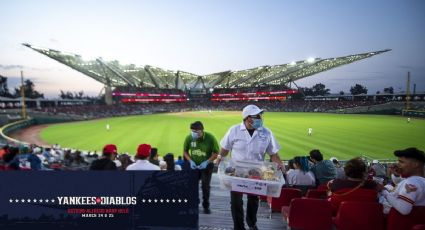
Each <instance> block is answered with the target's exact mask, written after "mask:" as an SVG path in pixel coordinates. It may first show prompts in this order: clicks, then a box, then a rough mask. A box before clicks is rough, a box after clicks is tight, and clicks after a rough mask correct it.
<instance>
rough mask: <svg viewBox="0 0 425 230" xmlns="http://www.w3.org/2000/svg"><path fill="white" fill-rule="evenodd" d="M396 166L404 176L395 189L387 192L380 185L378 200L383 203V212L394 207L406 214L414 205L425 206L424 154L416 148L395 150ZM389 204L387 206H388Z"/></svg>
mask: <svg viewBox="0 0 425 230" xmlns="http://www.w3.org/2000/svg"><path fill="white" fill-rule="evenodd" d="M394 155H395V156H397V157H398V167H399V169H400V172H401V176H402V177H403V178H406V179H404V180H402V181H401V182H399V184H398V185H397V187H396V189H395V191H393V192H389V191H387V190H386V189H385V187H384V186H382V185H381V186H380V190H382V191H381V195H382V197H383V198H384V199H381V198H382V197H381V198H380V202H381V203H382V204H383V205H384V213H387V212H389V210H390V208H391V207H392V208H395V209H396V210H397V211H398V212H399V213H401V214H402V215H408V214H409V213H410V212H411V211H412V208H413V207H414V206H425V178H424V165H425V154H424V152H423V151H420V150H418V149H416V148H407V149H405V150H397V151H395V152H394ZM388 206H389V208H388Z"/></svg>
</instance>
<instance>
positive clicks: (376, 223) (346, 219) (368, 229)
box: [333, 201, 384, 230]
mask: <svg viewBox="0 0 425 230" xmlns="http://www.w3.org/2000/svg"><path fill="white" fill-rule="evenodd" d="M333 222H334V224H335V225H336V228H337V229H338V230H357V229H361V230H383V229H384V213H383V210H382V204H380V203H375V202H358V201H344V202H342V203H341V206H340V207H339V210H338V214H337V215H336V217H335V218H334V220H333Z"/></svg>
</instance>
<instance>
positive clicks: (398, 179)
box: [391, 174, 403, 184]
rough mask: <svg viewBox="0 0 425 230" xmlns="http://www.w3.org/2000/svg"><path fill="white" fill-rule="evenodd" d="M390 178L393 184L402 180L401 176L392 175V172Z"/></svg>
mask: <svg viewBox="0 0 425 230" xmlns="http://www.w3.org/2000/svg"><path fill="white" fill-rule="evenodd" d="M391 180H392V181H393V183H394V184H398V183H400V181H401V180H403V178H401V176H398V177H397V176H394V174H391Z"/></svg>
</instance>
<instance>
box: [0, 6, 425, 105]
mask: <svg viewBox="0 0 425 230" xmlns="http://www.w3.org/2000/svg"><path fill="white" fill-rule="evenodd" d="M0 9H1V14H0V75H3V76H5V77H8V79H9V90H10V91H13V88H14V87H15V86H16V84H17V82H19V78H20V70H23V71H24V75H25V78H28V79H31V80H32V81H33V82H34V83H35V85H36V90H38V91H39V92H41V93H44V94H45V96H46V97H48V98H56V97H58V95H59V91H60V90H64V91H81V90H83V91H84V93H85V94H89V95H98V94H99V92H100V90H101V88H102V84H100V83H98V82H96V81H95V80H93V79H91V78H89V77H87V76H84V75H83V74H81V73H79V72H77V71H75V70H72V69H71V68H69V67H67V66H65V65H63V64H60V63H58V62H56V61H54V60H53V59H50V58H48V57H46V56H44V55H41V54H39V53H37V52H35V51H33V50H31V49H29V48H27V47H24V46H22V45H21V43H29V44H32V45H36V46H41V47H46V48H52V49H56V50H60V51H66V52H70V53H75V54H79V55H81V56H82V57H83V58H85V59H94V58H97V57H102V58H103V59H104V60H118V61H119V62H120V63H121V64H130V63H132V64H136V65H137V66H144V65H151V66H156V67H160V68H164V69H168V70H183V71H187V72H191V73H194V74H198V75H204V74H210V73H215V72H222V71H226V70H243V69H248V68H253V67H258V66H263V65H277V64H284V63H289V62H292V61H298V60H305V59H307V58H309V57H319V58H330V57H340V56H346V55H350V54H356V53H364V52H369V51H377V50H383V49H392V51H390V52H387V53H384V54H381V55H377V56H374V57H372V58H369V59H365V60H362V61H359V62H355V63H352V64H349V65H346V66H343V67H338V68H335V69H332V70H330V71H326V72H323V73H320V74H317V75H314V76H311V77H308V78H306V79H303V80H300V81H298V82H296V83H297V84H298V85H299V86H306V87H311V86H313V85H314V84H317V83H323V84H325V85H326V87H327V88H329V89H331V92H332V93H338V92H339V91H341V90H342V91H345V92H349V89H350V87H351V86H353V85H354V84H356V83H359V84H362V85H364V86H366V87H367V88H368V90H369V91H368V92H369V93H375V92H376V91H378V90H379V91H382V90H383V88H385V87H389V86H392V87H394V89H395V91H405V90H406V75H407V71H410V74H411V85H412V89H413V84H414V83H415V84H416V90H417V91H421V92H424V91H425V1H422V0H404V1H403V0H382V1H374V0H355V1H354V0H353V1H340V0H322V1H313V0H311V1H306V0H293V1H283V0H282V1H252V0H247V1H246V0H245V1H242V0H233V1H228V0H222V1H221V0H220V1H199V0H198V1H196V0H193V1H172V0H170V1H165V0H159V1H158V0H155V1H126V0H122V1H108V0H106V1H105V0H103V1H90V0H89V1H87V0H84V1H80V0H73V1H53V0H52V1H48V0H37V1H34V0H27V1H26V0H1V1H0Z"/></svg>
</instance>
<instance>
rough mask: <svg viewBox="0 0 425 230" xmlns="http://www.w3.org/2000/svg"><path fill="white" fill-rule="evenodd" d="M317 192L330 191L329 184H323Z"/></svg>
mask: <svg viewBox="0 0 425 230" xmlns="http://www.w3.org/2000/svg"><path fill="white" fill-rule="evenodd" d="M317 190H322V191H328V184H321V185H319V186H318V187H317Z"/></svg>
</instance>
